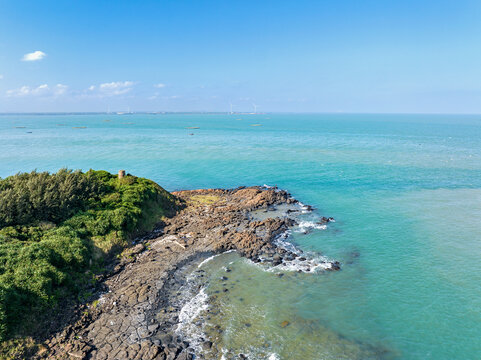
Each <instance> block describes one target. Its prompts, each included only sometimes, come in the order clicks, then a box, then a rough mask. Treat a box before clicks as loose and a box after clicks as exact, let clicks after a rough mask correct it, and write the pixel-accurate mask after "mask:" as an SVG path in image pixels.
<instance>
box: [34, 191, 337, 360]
mask: <svg viewBox="0 0 481 360" xmlns="http://www.w3.org/2000/svg"><path fill="white" fill-rule="evenodd" d="M174 195H176V196H178V197H179V198H181V199H183V200H184V201H185V204H186V206H185V208H184V209H182V210H181V211H179V212H178V214H177V215H176V216H174V217H173V218H171V219H168V220H167V221H166V223H165V224H164V226H163V227H161V228H158V229H156V230H155V231H154V232H152V233H151V234H150V235H149V236H146V237H144V238H143V239H139V241H138V243H137V244H136V245H134V246H133V247H132V248H130V249H128V250H127V251H125V252H124V254H123V256H122V258H121V259H120V261H119V262H118V264H116V266H115V267H114V268H113V269H112V271H111V272H110V274H109V275H108V276H107V277H106V278H105V279H104V280H103V281H102V284H101V285H102V286H101V289H102V291H101V292H100V293H99V294H98V296H97V299H96V300H94V301H92V302H91V303H90V304H89V305H88V306H87V305H85V306H84V307H83V308H82V309H81V311H78V314H79V315H78V316H77V318H76V319H75V321H73V322H71V323H70V324H69V325H67V326H66V327H64V328H63V329H62V331H60V332H57V333H56V334H55V335H54V336H52V337H51V338H49V339H47V341H45V344H44V347H42V349H41V351H40V352H39V353H38V355H37V358H50V359H51V358H54V359H55V358H56V359H65V358H71V359H99V360H105V359H168V360H173V359H192V358H194V356H195V355H196V354H195V352H196V350H195V349H194V348H193V347H192V346H191V344H190V343H189V342H188V341H186V339H185V338H182V337H181V336H179V335H178V334H177V333H176V331H175V330H176V327H177V325H178V322H179V315H180V311H181V309H182V306H183V305H184V304H185V302H186V301H187V300H188V299H186V298H185V294H182V291H181V288H182V286H183V285H184V284H185V283H186V279H187V276H188V275H189V274H191V273H192V272H193V271H194V270H196V268H197V264H198V263H200V262H201V261H203V260H205V259H206V258H208V257H209V256H212V255H214V254H220V253H223V252H226V251H229V250H232V251H237V252H238V253H239V254H240V255H242V256H244V257H246V258H248V259H250V260H251V261H253V262H256V263H263V264H265V265H266V266H272V267H279V268H280V269H282V268H283V267H288V266H290V265H292V264H297V265H299V264H300V265H301V266H298V267H297V268H298V269H299V270H298V271H304V272H311V271H315V270H316V269H318V268H320V269H321V270H339V269H340V264H339V263H338V262H335V261H334V262H331V261H325V262H322V263H314V262H313V261H312V259H308V257H307V256H305V254H303V253H302V252H301V251H300V250H297V249H293V248H291V247H289V246H284V243H283V240H282V239H283V236H285V234H287V233H288V231H289V229H291V228H292V227H293V226H296V225H299V224H298V223H297V221H296V219H295V216H294V215H295V214H296V213H299V212H308V211H311V210H312V209H310V208H309V207H308V206H304V205H302V204H300V203H299V202H298V201H297V200H295V199H294V198H292V197H291V196H290V194H289V193H287V192H286V191H284V190H279V189H277V188H266V187H248V188H246V187H240V188H237V189H231V190H221V189H208V190H192V191H180V192H175V193H174ZM278 209H281V210H282V211H278ZM276 211H277V212H276ZM330 221H333V219H332V218H320V219H319V223H318V226H325V225H324V224H325V223H327V222H330ZM197 276H199V277H202V271H197ZM200 340H201V341H202V343H203V346H205V347H209V345H210V346H212V343H211V342H210V340H209V339H200Z"/></svg>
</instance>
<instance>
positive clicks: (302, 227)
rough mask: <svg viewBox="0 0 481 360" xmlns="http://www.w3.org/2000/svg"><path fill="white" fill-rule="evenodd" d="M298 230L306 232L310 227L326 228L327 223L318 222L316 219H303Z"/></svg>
mask: <svg viewBox="0 0 481 360" xmlns="http://www.w3.org/2000/svg"><path fill="white" fill-rule="evenodd" d="M297 226H298V230H296V232H302V233H306V232H307V231H308V229H317V230H326V229H327V225H325V224H318V223H315V222H314V221H301V222H300V223H299V224H298V225H297Z"/></svg>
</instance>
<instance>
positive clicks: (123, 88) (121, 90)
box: [89, 81, 134, 96]
mask: <svg viewBox="0 0 481 360" xmlns="http://www.w3.org/2000/svg"><path fill="white" fill-rule="evenodd" d="M133 85H134V82H133V81H114V82H110V83H103V84H100V85H99V91H100V92H101V93H102V94H103V95H105V96H114V95H123V94H126V93H128V92H129V91H130V90H132V86H133ZM89 90H91V91H93V90H95V86H94V85H92V86H91V87H89Z"/></svg>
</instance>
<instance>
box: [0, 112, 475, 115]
mask: <svg viewBox="0 0 481 360" xmlns="http://www.w3.org/2000/svg"><path fill="white" fill-rule="evenodd" d="M175 114H179V115H180V114H192V115H195V114H212V115H217V114H218V115H268V114H306V115H307V114H313V115H314V114H326V115H481V113H456V112H344V111H303V112H296V111H263V112H257V113H254V112H249V111H245V112H242V111H239V112H232V113H231V112H230V111H131V112H122V111H118V112H116V111H114V112H106V111H29V112H19V111H11V112H0V116H5V115H175Z"/></svg>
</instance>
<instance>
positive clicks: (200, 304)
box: [176, 288, 209, 352]
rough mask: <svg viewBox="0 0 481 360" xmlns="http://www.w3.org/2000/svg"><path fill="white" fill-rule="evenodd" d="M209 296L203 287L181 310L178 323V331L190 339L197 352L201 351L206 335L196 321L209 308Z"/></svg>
mask: <svg viewBox="0 0 481 360" xmlns="http://www.w3.org/2000/svg"><path fill="white" fill-rule="evenodd" d="M208 307H209V305H208V296H207V294H206V293H205V289H204V288H202V289H201V290H200V291H199V293H198V294H197V295H195V296H194V297H192V299H190V300H189V301H188V302H187V303H186V304H185V305H184V306H183V307H182V309H181V310H180V313H179V323H178V324H177V329H176V333H178V334H181V335H182V336H184V337H186V338H187V339H188V340H189V344H190V346H192V347H193V348H194V349H195V350H196V352H201V351H202V348H201V341H200V339H201V338H203V337H204V333H203V331H202V328H199V327H197V326H196V325H195V323H194V321H195V320H196V318H197V317H198V316H199V315H200V313H201V312H203V311H206V310H207V309H208Z"/></svg>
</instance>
